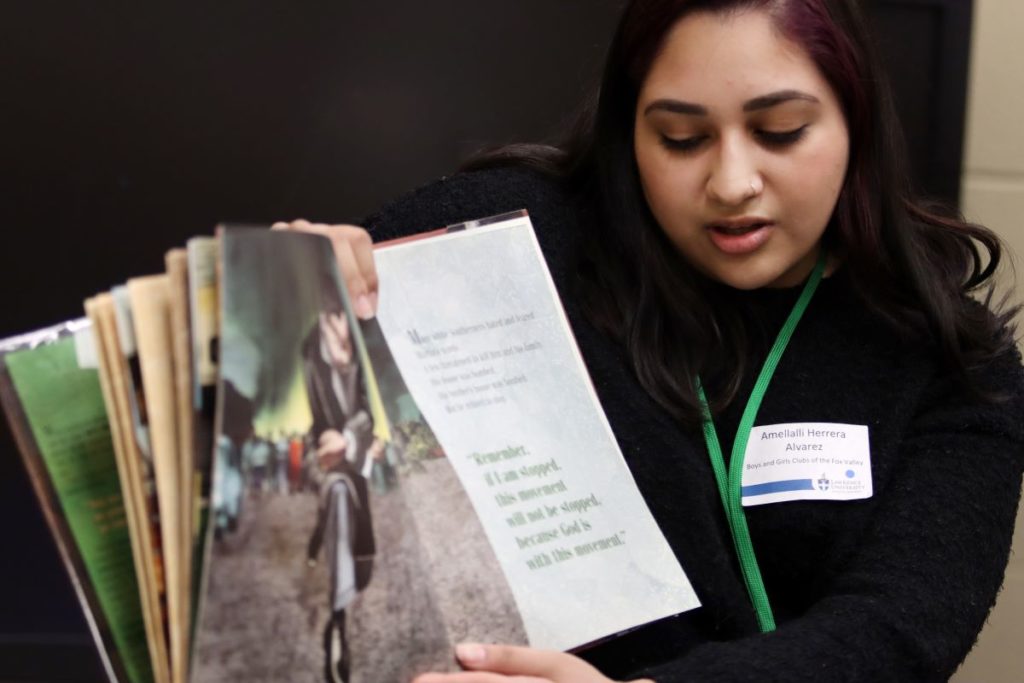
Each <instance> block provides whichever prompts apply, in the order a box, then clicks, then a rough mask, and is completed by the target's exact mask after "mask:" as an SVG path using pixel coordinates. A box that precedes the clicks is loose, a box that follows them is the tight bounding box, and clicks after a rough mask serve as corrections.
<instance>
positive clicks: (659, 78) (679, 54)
mask: <svg viewBox="0 0 1024 683" xmlns="http://www.w3.org/2000/svg"><path fill="white" fill-rule="evenodd" d="M823 89H824V90H828V84H827V82H826V81H825V79H824V78H823V77H822V75H821V73H820V72H819V70H818V68H817V67H816V65H815V64H814V62H813V61H812V60H811V59H810V57H809V56H808V55H807V53H806V52H805V51H804V50H803V49H802V48H801V47H800V46H799V45H798V44H796V43H794V42H793V41H791V40H789V39H787V38H786V37H785V36H783V35H782V34H781V33H780V32H779V31H778V30H777V28H776V27H775V25H774V23H773V20H772V18H771V16H769V15H768V14H767V13H766V12H764V11H759V10H748V11H743V12H729V13H710V12H695V13H692V14H690V15H687V16H685V17H683V18H682V19H680V20H679V21H678V22H677V23H676V25H675V26H673V27H672V29H671V30H670V31H669V32H668V33H667V34H666V37H665V41H664V43H663V44H662V46H661V49H660V51H659V52H658V54H657V55H656V56H655V58H654V60H653V62H652V63H651V67H650V70H649V71H648V73H647V77H646V79H645V80H644V84H643V88H642V98H643V99H645V100H653V99H658V98H663V97H675V98H682V99H686V100H692V101H695V102H700V103H701V104H704V105H706V106H710V107H714V106H716V105H720V106H729V105H731V104H733V103H742V102H745V101H746V100H748V99H750V98H753V97H758V96H760V95H763V94H764V93H767V92H773V91H778V90H801V91H809V92H810V94H813V95H819V94H820V93H821V91H822V90H823Z"/></svg>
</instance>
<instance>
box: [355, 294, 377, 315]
mask: <svg viewBox="0 0 1024 683" xmlns="http://www.w3.org/2000/svg"><path fill="white" fill-rule="evenodd" d="M356 315H358V316H359V317H360V318H362V319H363V320H368V319H369V318H372V317H373V305H372V304H371V303H370V297H368V296H366V295H365V294H360V295H359V296H357V297H356Z"/></svg>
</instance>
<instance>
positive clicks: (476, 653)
mask: <svg viewBox="0 0 1024 683" xmlns="http://www.w3.org/2000/svg"><path fill="white" fill-rule="evenodd" d="M455 656H456V657H458V658H459V661H460V662H462V663H463V664H479V663H480V662H482V661H484V659H485V658H486V657H487V651H486V650H484V648H483V647H481V646H480V645H477V644H475V643H461V644H459V645H456V646H455Z"/></svg>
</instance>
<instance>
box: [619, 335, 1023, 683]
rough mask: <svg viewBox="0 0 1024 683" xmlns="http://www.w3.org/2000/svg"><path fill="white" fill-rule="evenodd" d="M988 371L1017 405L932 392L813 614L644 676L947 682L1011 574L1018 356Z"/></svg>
mask: <svg viewBox="0 0 1024 683" xmlns="http://www.w3.org/2000/svg"><path fill="white" fill-rule="evenodd" d="M980 378H981V381H982V385H983V386H987V387H990V388H992V389H995V390H996V391H1000V392H1002V393H1003V394H1004V396H1005V397H1006V400H1003V401H1002V402H999V403H996V404H992V403H985V402H983V401H981V400H973V399H969V398H966V397H965V395H964V391H963V390H962V389H960V388H959V387H958V386H957V385H956V383H955V382H953V381H952V380H948V379H944V380H940V381H935V382H933V383H932V385H931V386H930V387H929V388H928V390H927V391H926V393H925V395H924V397H923V399H922V401H921V403H920V405H919V409H918V411H917V412H916V417H915V419H914V421H913V424H912V426H911V428H910V430H908V432H907V433H906V435H905V437H904V439H903V441H902V443H901V446H900V461H899V465H898V469H897V470H896V471H895V472H894V477H893V479H892V480H891V481H890V483H889V485H888V486H887V488H886V490H885V491H884V492H881V494H880V496H881V497H880V500H879V505H878V507H877V513H876V515H875V516H874V520H873V522H872V524H871V525H870V526H869V528H868V530H867V531H866V533H865V534H864V537H863V538H862V539H860V543H859V545H858V552H857V554H856V556H855V557H854V558H853V559H852V560H851V561H850V563H849V565H848V566H847V567H846V568H845V570H844V571H843V572H842V573H841V574H840V575H839V576H837V577H836V578H835V580H834V581H832V582H831V585H830V586H829V587H828V590H827V591H826V593H825V594H824V596H823V597H822V598H821V599H820V600H818V601H817V602H816V603H815V604H813V605H812V606H811V607H810V609H808V610H807V611H806V612H805V613H804V614H803V615H802V616H800V617H797V618H794V619H792V620H790V621H788V622H786V623H784V624H782V625H780V627H779V628H778V629H777V630H776V631H774V632H772V633H768V634H759V635H754V636H750V637H747V638H743V639H740V640H735V641H731V642H724V643H707V644H703V645H700V646H698V647H696V648H695V649H693V650H690V652H689V653H688V654H687V655H686V656H685V657H683V658H681V659H679V660H677V661H674V662H671V663H667V664H665V665H662V666H660V667H657V668H653V669H649V670H647V671H643V672H638V674H640V675H645V676H647V677H650V678H652V679H654V680H655V681H657V682H658V683H674V682H682V681H707V682H715V681H723V682H724V681H729V682H730V683H738V682H743V681H750V682H754V681H757V682H759V683H764V682H766V681H787V682H790V683H792V682H799V681H808V682H810V681H814V683H825V682H827V681H876V682H877V681H940V680H942V681H944V680H947V679H948V678H949V677H950V676H951V675H952V674H953V672H954V671H955V670H956V667H957V666H958V665H959V663H960V662H961V661H962V659H963V658H964V657H965V656H966V654H967V652H968V651H969V650H970V648H971V647H972V645H973V644H974V641H975V639H976V637H977V634H978V632H979V631H980V629H981V626H982V625H983V623H984V620H985V618H986V615H987V614H988V612H989V610H990V609H991V607H992V605H993V603H994V602H995V597H996V594H997V593H998V590H999V587H1000V585H1001V583H1002V579H1003V573H1004V571H1005V567H1006V562H1007V558H1008V556H1009V550H1010V543H1011V539H1012V534H1013V525H1014V519H1015V515H1016V510H1017V504H1018V499H1019V497H1020V486H1021V473H1022V469H1024V435H1022V428H1021V422H1022V418H1024V391H1022V388H1021V387H1022V373H1021V366H1020V359H1019V355H1017V354H1013V357H1012V358H1011V357H1009V355H1008V356H1006V357H1004V358H1002V359H1001V360H1000V361H999V362H997V363H993V364H992V365H990V366H989V367H988V368H986V370H985V371H984V372H982V373H980ZM876 495H879V493H878V492H876ZM755 543H756V539H755Z"/></svg>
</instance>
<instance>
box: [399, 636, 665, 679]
mask: <svg viewBox="0 0 1024 683" xmlns="http://www.w3.org/2000/svg"><path fill="white" fill-rule="evenodd" d="M455 656H456V657H457V658H458V660H459V663H460V664H461V665H462V666H463V667H464V668H465V669H468V670H467V671H460V672H458V673H444V674H439V673H429V674H423V675H422V676H417V677H416V678H415V679H413V682H412V683H613V682H612V680H611V679H610V678H608V677H606V676H605V675H604V674H602V673H601V672H600V671H598V670H597V669H595V668H594V667H592V666H590V665H589V664H587V663H586V662H584V661H583V660H582V659H580V658H579V657H575V656H573V655H570V654H566V653H564V652H556V651H552V650H534V649H533V648H529V647H514V646H511V645H477V644H472V643H464V644H462V645H458V646H457V647H456V648H455ZM632 683H653V681H650V680H648V679H643V680H637V681H633V682H632Z"/></svg>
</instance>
